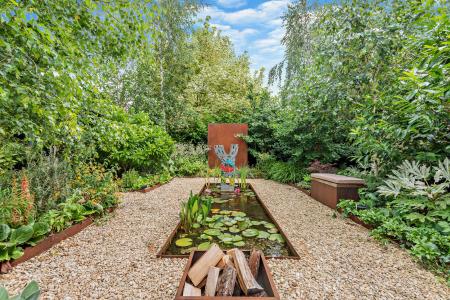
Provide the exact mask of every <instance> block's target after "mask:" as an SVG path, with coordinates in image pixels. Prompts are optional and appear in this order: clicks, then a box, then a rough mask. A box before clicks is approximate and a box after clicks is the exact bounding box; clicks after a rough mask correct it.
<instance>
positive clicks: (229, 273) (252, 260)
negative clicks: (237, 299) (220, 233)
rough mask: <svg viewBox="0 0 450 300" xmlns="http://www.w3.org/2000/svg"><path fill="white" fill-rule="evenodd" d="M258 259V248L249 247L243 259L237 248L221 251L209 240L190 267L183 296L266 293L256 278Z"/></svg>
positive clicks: (259, 258) (256, 294)
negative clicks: (248, 254) (247, 254)
mask: <svg viewBox="0 0 450 300" xmlns="http://www.w3.org/2000/svg"><path fill="white" fill-rule="evenodd" d="M260 261H261V252H260V251H259V250H253V251H252V252H251V254H250V257H249V259H248V261H247V259H246V257H245V255H244V253H243V252H242V251H241V250H239V249H237V248H235V249H231V250H228V251H227V253H226V254H224V252H223V251H222V250H221V249H220V248H219V246H217V245H216V244H213V245H212V246H211V248H210V249H209V250H208V251H207V252H206V253H204V254H203V256H202V257H200V258H199V259H198V260H197V262H196V263H195V264H194V265H193V266H192V267H191V268H190V270H189V272H188V277H189V279H190V283H189V282H186V283H185V285H184V290H183V296H243V295H245V296H249V297H264V296H267V294H266V292H265V291H264V288H263V287H262V286H261V285H260V284H259V283H258V282H257V281H256V278H257V277H258V270H259V264H260Z"/></svg>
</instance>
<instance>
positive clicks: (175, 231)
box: [156, 183, 300, 259]
mask: <svg viewBox="0 0 450 300" xmlns="http://www.w3.org/2000/svg"><path fill="white" fill-rule="evenodd" d="M247 185H248V186H249V187H250V189H251V190H252V191H253V193H254V194H255V197H256V200H257V201H258V203H259V204H260V205H261V207H262V208H263V210H264V212H265V213H266V214H267V216H268V217H269V218H270V220H271V221H272V222H273V224H274V225H275V227H276V228H277V229H278V231H279V233H280V234H281V235H282V236H283V237H284V239H285V242H286V244H287V246H288V249H289V252H291V253H292V254H293V255H290V256H267V258H269V259H272V258H275V259H300V256H299V255H298V253H297V251H296V250H295V248H294V246H293V245H292V243H291V242H290V240H289V238H288V236H287V235H286V234H285V233H284V232H283V230H282V229H281V226H280V225H279V224H278V222H277V221H276V219H275V218H274V217H273V215H272V213H271V212H270V211H269V209H268V208H267V206H266V205H265V204H264V202H263V201H262V200H261V198H260V197H259V195H258V193H256V191H255V189H254V187H253V185H252V184H251V183H248V184H247ZM205 189H206V184H205V185H203V188H202V189H201V190H200V192H199V193H198V195H201V194H203V192H204V191H205ZM180 227H181V222H178V224H177V226H176V227H175V228H174V229H173V231H172V232H171V234H170V235H169V238H168V239H167V240H166V242H165V243H164V244H163V246H162V248H161V249H160V250H159V251H158V253H157V254H156V257H158V258H188V257H189V255H188V254H184V255H183V254H164V252H166V251H167V249H168V248H169V247H170V243H171V241H172V240H173V238H174V237H175V235H176V234H177V231H178V229H179V228H180Z"/></svg>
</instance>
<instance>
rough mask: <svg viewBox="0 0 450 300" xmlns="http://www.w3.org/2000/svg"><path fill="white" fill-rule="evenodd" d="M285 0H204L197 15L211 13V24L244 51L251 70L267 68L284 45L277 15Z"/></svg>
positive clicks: (281, 10)
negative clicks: (249, 61)
mask: <svg viewBox="0 0 450 300" xmlns="http://www.w3.org/2000/svg"><path fill="white" fill-rule="evenodd" d="M289 2H291V1H289V0H269V1H261V0H206V4H207V5H206V6H205V8H203V10H202V12H201V13H200V17H202V18H204V17H205V16H211V20H210V22H211V24H212V25H215V26H216V27H217V28H218V29H220V30H221V31H222V34H223V35H226V36H229V37H230V38H231V40H232V41H233V43H234V46H235V50H236V52H237V53H238V54H241V53H243V52H244V51H247V52H248V54H249V55H250V59H251V62H252V65H251V67H252V69H253V70H257V69H259V68H260V67H264V68H265V69H266V72H268V70H269V69H270V68H271V67H273V66H274V65H275V64H276V63H278V62H280V61H281V60H282V58H283V51H284V48H283V46H282V45H281V43H280V40H281V38H282V37H283V34H284V28H283V26H282V20H281V16H282V15H283V14H284V12H285V11H286V9H287V5H288V3H289ZM311 2H312V1H311ZM316 2H319V3H324V2H330V0H320V1H316Z"/></svg>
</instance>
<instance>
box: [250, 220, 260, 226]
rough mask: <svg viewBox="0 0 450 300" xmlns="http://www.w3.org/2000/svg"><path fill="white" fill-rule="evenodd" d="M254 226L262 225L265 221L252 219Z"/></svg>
mask: <svg viewBox="0 0 450 300" xmlns="http://www.w3.org/2000/svg"><path fill="white" fill-rule="evenodd" d="M251 222H252V225H253V226H258V225H261V224H263V223H261V221H251Z"/></svg>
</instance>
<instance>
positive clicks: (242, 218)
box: [234, 216, 247, 222]
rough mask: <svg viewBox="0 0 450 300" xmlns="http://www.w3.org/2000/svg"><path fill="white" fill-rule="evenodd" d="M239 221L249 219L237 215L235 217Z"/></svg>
mask: <svg viewBox="0 0 450 300" xmlns="http://www.w3.org/2000/svg"><path fill="white" fill-rule="evenodd" d="M234 219H235V220H236V221H237V222H242V221H245V220H247V219H246V218H244V217H239V216H238V217H235V218H234Z"/></svg>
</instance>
